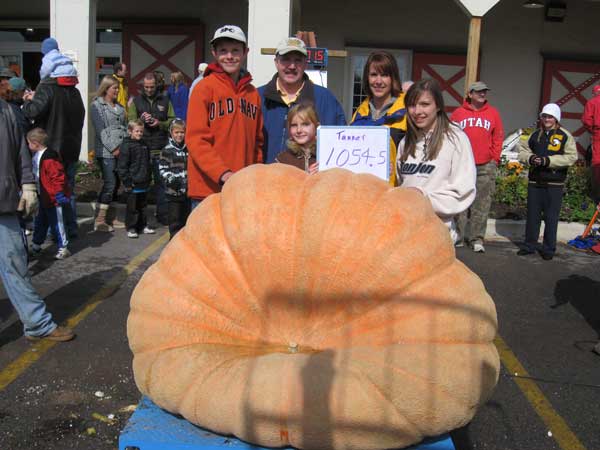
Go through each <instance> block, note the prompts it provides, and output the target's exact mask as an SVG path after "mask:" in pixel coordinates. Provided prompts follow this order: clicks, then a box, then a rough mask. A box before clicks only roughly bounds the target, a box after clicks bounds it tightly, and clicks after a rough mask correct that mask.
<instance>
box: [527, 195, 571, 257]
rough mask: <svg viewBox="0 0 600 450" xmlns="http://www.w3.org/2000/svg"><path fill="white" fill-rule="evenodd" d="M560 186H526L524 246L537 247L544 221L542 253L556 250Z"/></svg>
mask: <svg viewBox="0 0 600 450" xmlns="http://www.w3.org/2000/svg"><path fill="white" fill-rule="evenodd" d="M562 199H563V187H562V186H536V185H533V184H530V185H529V186H528V188H527V221H526V223H525V248H526V249H527V250H529V251H532V252H533V251H535V250H536V249H537V244H538V237H539V235H540V226H541V224H542V220H543V221H544V240H543V241H542V254H545V255H554V253H555V252H556V234H557V232H558V219H559V216H560V207H561V206H562Z"/></svg>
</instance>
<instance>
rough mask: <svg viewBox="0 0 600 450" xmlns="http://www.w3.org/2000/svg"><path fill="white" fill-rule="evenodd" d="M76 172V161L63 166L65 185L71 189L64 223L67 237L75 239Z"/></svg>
mask: <svg viewBox="0 0 600 450" xmlns="http://www.w3.org/2000/svg"><path fill="white" fill-rule="evenodd" d="M76 172H77V161H75V162H72V163H67V164H65V175H66V176H67V183H69V187H70V188H71V207H70V208H64V209H65V223H66V226H67V234H68V235H69V237H77V207H76V206H77V201H76V200H75V174H76Z"/></svg>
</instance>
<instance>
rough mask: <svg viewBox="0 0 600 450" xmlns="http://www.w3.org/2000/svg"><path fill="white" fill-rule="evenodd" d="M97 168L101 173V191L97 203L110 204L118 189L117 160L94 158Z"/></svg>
mask: <svg viewBox="0 0 600 450" xmlns="http://www.w3.org/2000/svg"><path fill="white" fill-rule="evenodd" d="M96 161H97V162H98V167H100V171H101V172H102V189H101V190H100V195H99V196H98V203H104V204H105V205H108V204H110V203H111V202H112V201H113V199H114V198H115V194H116V192H117V189H119V178H118V176H117V160H116V159H114V158H96Z"/></svg>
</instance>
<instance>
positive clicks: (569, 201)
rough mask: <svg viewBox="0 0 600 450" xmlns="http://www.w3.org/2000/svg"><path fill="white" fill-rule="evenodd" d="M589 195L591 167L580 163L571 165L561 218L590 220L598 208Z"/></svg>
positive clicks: (575, 220) (571, 220)
mask: <svg viewBox="0 0 600 450" xmlns="http://www.w3.org/2000/svg"><path fill="white" fill-rule="evenodd" d="M589 195H590V169H589V168H587V167H584V166H579V165H575V166H572V167H569V176H568V177H567V182H566V183H565V195H564V197H563V204H562V208H561V210H560V220H566V221H567V222H589V221H590V219H591V218H592V215H593V214H594V211H595V209H596V205H594V203H593V202H592V200H591V199H590V197H589Z"/></svg>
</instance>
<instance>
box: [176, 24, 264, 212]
mask: <svg viewBox="0 0 600 450" xmlns="http://www.w3.org/2000/svg"><path fill="white" fill-rule="evenodd" d="M210 44H211V52H212V55H213V57H214V59H215V61H214V62H213V63H211V64H209V65H208V67H207V68H206V70H205V72H204V78H203V79H202V80H201V81H200V82H199V83H198V85H197V86H196V89H194V91H193V92H192V96H191V98H190V103H189V106H188V117H187V118H188V124H187V130H186V136H185V141H186V144H187V147H188V154H189V158H188V197H190V198H191V200H192V208H193V207H195V206H197V205H198V203H199V202H200V201H202V200H203V199H204V198H205V197H207V196H209V195H210V194H213V193H216V192H220V191H221V188H222V186H223V185H224V184H225V183H226V182H227V180H228V179H229V178H230V177H231V176H232V175H233V173H234V172H237V171H238V170H241V169H243V168H244V167H246V166H248V165H250V164H254V163H259V162H262V145H263V134H262V126H263V122H262V112H261V109H260V96H259V94H258V91H257V90H256V88H255V87H254V86H253V85H252V84H251V81H252V76H251V75H250V74H249V73H248V72H247V71H246V70H245V69H244V68H243V67H242V65H243V63H244V61H245V59H246V56H247V55H248V48H247V47H246V35H245V34H244V32H243V31H242V30H241V29H240V27H238V26H235V25H224V26H222V27H220V28H218V29H217V31H215V34H214V37H213V39H212V41H211V42H210Z"/></svg>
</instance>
